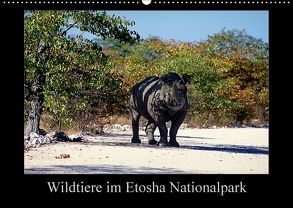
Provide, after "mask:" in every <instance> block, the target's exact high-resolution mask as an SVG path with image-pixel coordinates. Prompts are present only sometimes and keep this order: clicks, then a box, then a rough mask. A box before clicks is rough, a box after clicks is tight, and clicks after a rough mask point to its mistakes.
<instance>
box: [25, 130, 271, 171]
mask: <svg viewBox="0 0 293 208" xmlns="http://www.w3.org/2000/svg"><path fill="white" fill-rule="evenodd" d="M268 131H269V130H268V129H267V128H219V129H185V130H179V132H178V135H177V141H178V142H179V144H180V145H181V147H179V148H169V147H168V148H162V147H158V146H151V145H148V144H147V139H146V137H145V133H144V132H143V131H141V132H140V135H141V137H140V138H141V140H142V144H131V143H130V139H131V136H132V135H131V132H130V131H123V132H116V133H112V134H110V135H103V136H97V137H88V138H86V139H87V142H82V143H78V142H76V143H75V142H66V143H65V142H59V143H55V144H48V145H42V146H41V147H39V148H33V149H31V150H29V151H28V152H25V153H24V156H25V161H24V165H25V169H24V173H25V174H205V173H208V174H268V172H269V162H268V160H269V150H268V149H269V148H268V140H269V136H268ZM155 135H156V137H155V138H156V139H157V140H158V138H159V137H158V135H159V132H158V131H156V132H155ZM60 154H69V155H70V158H65V159H57V158H56V156H60Z"/></svg>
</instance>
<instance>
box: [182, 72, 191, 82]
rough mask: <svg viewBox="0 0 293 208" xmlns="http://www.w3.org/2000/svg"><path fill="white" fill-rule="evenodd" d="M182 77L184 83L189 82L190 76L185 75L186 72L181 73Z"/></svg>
mask: <svg viewBox="0 0 293 208" xmlns="http://www.w3.org/2000/svg"><path fill="white" fill-rule="evenodd" d="M182 79H183V81H184V83H185V84H189V83H190V82H191V77H190V76H189V75H187V74H183V75H182Z"/></svg>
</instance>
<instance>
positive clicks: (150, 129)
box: [145, 121, 158, 145]
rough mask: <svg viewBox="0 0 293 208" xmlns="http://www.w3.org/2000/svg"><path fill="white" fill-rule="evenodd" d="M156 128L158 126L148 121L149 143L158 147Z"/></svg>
mask: <svg viewBox="0 0 293 208" xmlns="http://www.w3.org/2000/svg"><path fill="white" fill-rule="evenodd" d="M156 128H157V126H156V124H155V123H154V122H151V121H148V124H147V126H146V129H145V132H146V135H147V137H148V143H149V144H150V145H156V144H157V143H158V142H157V141H156V140H155V138H154V132H155V130H156Z"/></svg>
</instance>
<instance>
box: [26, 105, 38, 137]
mask: <svg viewBox="0 0 293 208" xmlns="http://www.w3.org/2000/svg"><path fill="white" fill-rule="evenodd" d="M41 108H42V106H41V104H40V102H39V101H38V100H32V101H31V103H30V109H29V116H28V120H27V123H26V129H25V135H26V136H29V134H30V133H31V132H35V133H39V127H40V119H41Z"/></svg>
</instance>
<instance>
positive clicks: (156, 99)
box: [129, 72, 190, 147]
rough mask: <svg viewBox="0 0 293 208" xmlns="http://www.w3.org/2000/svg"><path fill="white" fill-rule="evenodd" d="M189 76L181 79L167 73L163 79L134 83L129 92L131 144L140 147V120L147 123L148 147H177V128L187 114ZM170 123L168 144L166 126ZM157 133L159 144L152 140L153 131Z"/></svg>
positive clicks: (157, 78) (155, 77) (148, 79)
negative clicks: (142, 118) (143, 119)
mask: <svg viewBox="0 0 293 208" xmlns="http://www.w3.org/2000/svg"><path fill="white" fill-rule="evenodd" d="M189 82H190V77H189V76H188V75H183V76H182V78H181V77H180V76H179V75H178V74H176V73H174V72H170V73H168V74H166V75H164V76H162V77H157V76H152V77H148V78H146V79H144V80H143V81H141V82H139V83H137V84H136V85H134V86H133V88H132V94H131V96H130V101H129V107H130V113H131V116H132V131H133V137H132V140H131V142H132V143H141V140H140V139H139V136H138V131H139V119H140V117H141V116H143V117H145V118H146V119H147V120H148V124H147V126H146V129H145V131H146V134H147V137H148V143H149V144H152V145H155V144H157V145H159V146H172V147H179V143H178V142H177V141H176V135H177V131H178V128H179V126H180V125H181V124H182V122H183V120H184V119H185V116H186V114H187V108H188V101H187V87H186V85H187V83H189ZM168 121H171V123H172V125H171V129H170V140H169V141H168V139H167V135H168V129H167V127H166V122H168ZM157 127H158V128H159V131H160V140H159V141H158V142H157V141H156V140H155V139H154V131H155V130H156V128H157Z"/></svg>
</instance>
